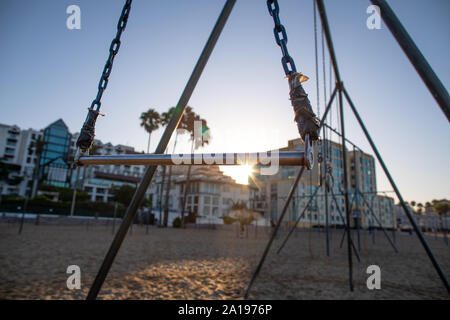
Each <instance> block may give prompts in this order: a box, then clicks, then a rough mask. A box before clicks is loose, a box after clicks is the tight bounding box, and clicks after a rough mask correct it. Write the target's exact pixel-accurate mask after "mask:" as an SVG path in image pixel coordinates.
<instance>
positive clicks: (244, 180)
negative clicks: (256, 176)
mask: <svg viewBox="0 0 450 320" xmlns="http://www.w3.org/2000/svg"><path fill="white" fill-rule="evenodd" d="M220 170H222V171H223V172H224V173H225V174H226V175H229V176H231V177H232V178H233V179H234V180H236V182H237V183H240V184H248V178H249V177H250V176H251V174H252V173H253V167H252V166H250V165H248V164H243V165H239V166H221V167H220Z"/></svg>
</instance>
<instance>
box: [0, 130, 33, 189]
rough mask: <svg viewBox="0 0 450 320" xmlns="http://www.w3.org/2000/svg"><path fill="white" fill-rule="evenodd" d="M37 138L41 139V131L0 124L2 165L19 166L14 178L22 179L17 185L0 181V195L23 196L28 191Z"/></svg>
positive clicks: (0, 157) (0, 156)
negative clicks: (34, 143)
mask: <svg viewBox="0 0 450 320" xmlns="http://www.w3.org/2000/svg"><path fill="white" fill-rule="evenodd" d="M38 138H42V132H41V131H37V130H34V129H27V130H21V129H20V128H19V127H18V126H16V125H12V126H10V125H5V124H0V159H1V161H2V162H4V163H7V164H12V165H17V166H20V169H19V171H18V172H17V174H16V176H18V177H22V181H21V182H20V183H19V184H9V183H7V182H6V181H0V194H1V195H19V196H25V195H26V194H27V192H29V191H30V188H31V180H32V175H33V170H34V168H35V165H36V162H37V157H36V154H35V150H34V145H33V142H34V141H36V139H38ZM13 175H14V174H13Z"/></svg>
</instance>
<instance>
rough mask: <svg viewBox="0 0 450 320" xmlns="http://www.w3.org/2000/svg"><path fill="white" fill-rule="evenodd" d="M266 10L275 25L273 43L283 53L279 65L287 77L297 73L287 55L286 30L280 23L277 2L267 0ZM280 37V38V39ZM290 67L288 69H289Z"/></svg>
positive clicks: (292, 61) (290, 58) (275, 0)
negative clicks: (274, 42) (275, 43)
mask: <svg viewBox="0 0 450 320" xmlns="http://www.w3.org/2000/svg"><path fill="white" fill-rule="evenodd" d="M267 8H268V9H269V13H270V15H271V16H272V18H273V22H274V23H275V28H274V29H273V33H274V35H275V41H276V42H277V44H278V45H279V46H280V48H281V52H282V53H283V57H282V58H281V64H282V65H283V69H284V73H285V74H286V75H289V74H291V73H295V72H297V69H296V68H295V63H294V59H292V57H291V56H290V55H289V52H288V49H287V42H288V38H287V33H286V29H285V28H284V26H283V25H282V24H281V22H280V16H279V13H280V6H279V5H278V1H277V0H267ZM280 36H281V38H280ZM289 65H290V68H289Z"/></svg>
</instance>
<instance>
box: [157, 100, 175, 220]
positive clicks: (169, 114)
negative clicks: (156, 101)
mask: <svg viewBox="0 0 450 320" xmlns="http://www.w3.org/2000/svg"><path fill="white" fill-rule="evenodd" d="M174 112H175V107H171V108H170V109H169V110H168V111H167V112H163V113H162V114H161V125H163V126H167V125H168V124H169V121H170V119H171V118H172V115H173V113H174ZM177 139H178V131H177V132H176V136H175V143H174V146H173V149H174V150H175V146H176V144H177ZM162 170H163V171H162V177H161V190H160V191H159V221H160V223H161V222H162V225H163V226H164V227H167V224H168V220H169V193H170V183H171V177H172V167H171V166H169V176H168V179H167V180H168V181H167V188H166V197H165V201H164V220H162V219H161V218H162V217H161V216H162V197H163V190H164V182H165V178H166V166H164V167H163V169H162Z"/></svg>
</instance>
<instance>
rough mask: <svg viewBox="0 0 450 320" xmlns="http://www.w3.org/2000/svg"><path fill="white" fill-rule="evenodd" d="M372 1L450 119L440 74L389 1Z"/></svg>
mask: <svg viewBox="0 0 450 320" xmlns="http://www.w3.org/2000/svg"><path fill="white" fill-rule="evenodd" d="M370 1H372V3H373V4H374V5H377V6H378V7H379V8H380V11H381V17H382V18H383V21H384V23H385V24H386V25H387V27H388V28H389V30H390V31H391V33H392V35H393V36H394V38H395V40H397V42H398V44H399V45H400V47H401V48H402V50H403V52H404V53H405V54H406V56H407V57H408V59H409V61H410V62H411V64H412V65H413V66H414V68H415V69H416V71H417V73H418V74H419V76H420V77H421V78H422V80H423V82H424V83H425V85H426V86H427V88H428V90H429V91H430V93H431V95H432V96H433V98H434V99H435V100H436V102H437V103H438V104H439V106H440V107H441V110H442V112H444V114H445V116H446V117H447V120H448V121H450V98H449V95H448V92H447V89H445V87H444V85H443V84H442V82H441V80H439V78H438V76H437V75H436V74H435V73H434V71H433V68H431V66H430V65H429V64H428V62H427V60H426V59H425V57H424V56H423V55H422V53H421V52H420V50H419V48H418V47H417V46H416V44H415V43H414V41H413V39H412V38H411V37H410V36H409V34H408V32H407V31H406V29H405V28H404V27H403V25H402V24H401V22H400V20H398V18H397V16H396V15H395V13H394V11H392V9H391V7H390V6H389V5H388V3H387V2H386V1H385V0H370Z"/></svg>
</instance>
